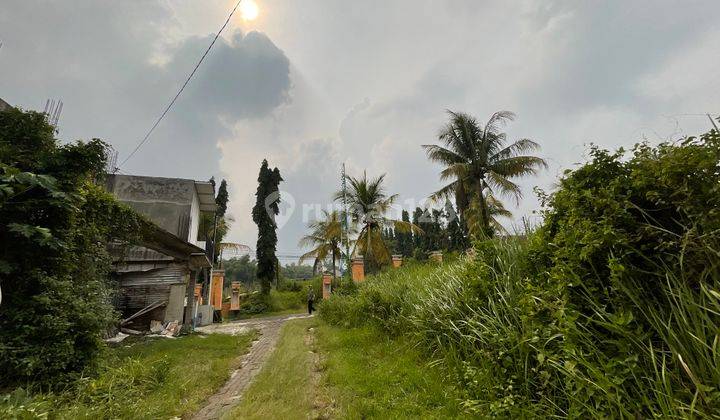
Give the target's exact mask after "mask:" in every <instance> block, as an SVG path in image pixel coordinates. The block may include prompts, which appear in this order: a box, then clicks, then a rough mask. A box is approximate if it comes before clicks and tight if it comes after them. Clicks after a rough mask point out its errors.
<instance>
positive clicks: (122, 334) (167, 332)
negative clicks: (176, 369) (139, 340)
mask: <svg viewBox="0 0 720 420" xmlns="http://www.w3.org/2000/svg"><path fill="white" fill-rule="evenodd" d="M181 331H182V324H180V322H178V321H170V322H167V323H165V324H163V323H162V322H161V321H155V320H153V321H150V330H149V331H137V330H132V329H130V328H124V327H121V328H120V331H118V333H117V334H116V335H115V336H114V337H110V338H107V339H105V342H106V343H108V344H117V343H120V342H122V341H123V340H124V339H126V338H127V337H129V336H131V335H145V336H147V337H163V338H175V337H177V336H179V335H180V332H181Z"/></svg>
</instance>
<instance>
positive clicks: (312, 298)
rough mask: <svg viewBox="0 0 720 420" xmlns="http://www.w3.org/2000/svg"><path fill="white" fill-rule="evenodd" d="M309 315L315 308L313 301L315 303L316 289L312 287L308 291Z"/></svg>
mask: <svg viewBox="0 0 720 420" xmlns="http://www.w3.org/2000/svg"><path fill="white" fill-rule="evenodd" d="M307 302H308V315H312V313H313V311H314V310H315V307H314V306H313V303H315V290H313V288H312V287H311V288H310V290H309V291H308V297H307Z"/></svg>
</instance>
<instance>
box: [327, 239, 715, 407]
mask: <svg viewBox="0 0 720 420" xmlns="http://www.w3.org/2000/svg"><path fill="white" fill-rule="evenodd" d="M533 240H535V238H534V237H532V236H531V237H530V239H529V240H525V239H511V240H496V241H491V242H485V243H481V244H479V245H478V247H477V257H476V259H475V260H469V259H464V260H460V261H458V262H455V263H452V264H446V265H443V266H441V267H437V266H432V265H425V266H413V267H409V268H408V269H401V270H398V271H392V272H388V273H383V274H380V275H378V276H375V277H371V278H369V279H368V281H367V282H366V283H365V284H363V285H361V286H360V288H359V290H358V292H357V293H356V294H354V295H350V296H340V297H336V296H333V297H332V298H331V299H330V300H329V301H327V302H324V303H323V304H322V306H321V316H322V318H323V319H325V320H326V321H328V322H330V323H332V324H336V325H342V326H345V327H357V326H362V325H374V326H376V327H379V328H380V329H382V330H383V331H385V332H386V333H388V334H391V335H400V334H403V335H405V336H407V337H410V338H412V339H413V340H414V341H415V342H416V343H417V345H418V347H419V348H421V349H423V350H424V351H425V352H426V355H427V356H429V358H430V360H431V361H433V363H437V364H443V365H444V366H445V367H446V368H447V369H448V370H449V371H451V372H454V374H455V376H454V382H455V384H456V385H457V387H458V388H459V389H461V390H463V399H464V400H463V406H464V408H465V409H466V410H467V411H468V412H471V413H476V414H478V415H488V416H490V415H492V416H501V417H538V416H540V417H556V416H559V417H571V418H585V417H605V418H629V417H633V418H642V417H661V418H689V417H696V418H718V414H717V413H718V411H717V410H718V409H719V408H720V406H719V405H718V402H719V401H718V391H717V384H718V383H720V382H719V380H720V378H718V375H720V369H719V368H720V358H719V356H720V355H719V350H718V345H719V340H720V338H718V334H719V333H720V317H719V314H720V293H718V280H719V279H717V278H708V277H707V276H706V278H703V279H692V280H691V279H688V278H684V277H682V276H681V275H680V276H679V275H676V274H675V272H676V270H670V269H669V268H667V267H666V268H665V269H664V270H658V271H657V272H656V273H654V274H650V273H646V274H645V276H643V277H638V276H636V275H632V276H626V275H624V274H623V270H622V269H621V268H620V267H614V273H615V274H614V275H613V277H614V279H613V282H614V285H615V290H616V291H617V292H618V293H623V294H625V295H626V296H627V298H628V299H629V300H630V301H631V302H633V303H634V306H633V307H632V308H625V309H623V310H615V311H613V310H612V309H611V308H609V307H608V306H607V305H606V303H605V302H604V300H603V299H602V298H599V297H598V296H595V295H593V294H591V293H587V290H585V292H583V290H584V289H585V288H586V287H585V284H584V283H582V282H581V283H579V284H572V285H570V286H568V284H562V283H556V282H553V281H552V280H551V279H550V278H549V277H547V276H542V275H537V272H536V267H533V266H531V265H530V262H531V261H532V260H533V255H532V250H533V246H532V241H533ZM680 273H682V271H681V272H680ZM652 276H663V284H662V285H661V286H657V287H654V288H653V289H654V292H655V293H654V295H655V296H656V297H655V299H654V300H649V299H648V298H647V296H645V294H644V293H643V292H642V291H643V290H647V283H648V282H651V280H652V279H651V277H652ZM595 280H597V279H594V280H593V281H595ZM590 283H592V281H591V282H590ZM643 283H645V284H644V285H643ZM653 283H655V282H653ZM693 284H695V285H699V286H697V287H693V286H691V285H693ZM568 287H571V288H573V289H575V291H574V294H575V295H578V296H582V298H581V299H578V298H575V299H574V300H573V301H570V300H569V298H568V296H569V294H568V290H567V289H568ZM646 325H649V326H650V327H649V328H644V327H643V326H646ZM598 331H602V333H601V334H599V333H598Z"/></svg>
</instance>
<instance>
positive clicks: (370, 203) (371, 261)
mask: <svg viewBox="0 0 720 420" xmlns="http://www.w3.org/2000/svg"><path fill="white" fill-rule="evenodd" d="M345 179H346V180H347V182H348V184H349V185H350V187H349V189H348V191H347V194H345V193H344V192H343V191H338V192H336V193H335V195H334V197H333V198H334V199H335V201H338V202H344V200H346V201H347V204H348V206H349V210H348V212H349V215H350V220H351V221H352V222H353V223H354V224H355V226H357V229H358V235H357V239H356V240H355V247H354V251H353V254H359V255H362V256H363V257H364V258H365V271H367V272H374V271H376V270H378V269H380V268H381V267H382V266H383V265H388V264H389V263H390V261H391V255H392V254H391V251H390V248H389V247H388V244H387V243H386V241H385V238H384V234H383V232H384V229H386V228H392V229H393V232H408V233H409V232H412V233H413V234H415V235H420V234H422V233H423V232H422V229H420V228H419V227H418V226H417V225H415V224H412V223H408V222H406V221H402V220H393V219H390V218H388V217H387V216H386V215H387V213H388V211H389V210H390V207H391V206H392V205H393V203H394V202H395V200H396V199H397V197H398V195H397V194H393V195H387V193H386V192H385V185H384V182H385V174H382V175H380V176H378V177H376V178H368V176H367V172H363V176H362V178H355V177H352V176H350V175H347V174H346V175H345Z"/></svg>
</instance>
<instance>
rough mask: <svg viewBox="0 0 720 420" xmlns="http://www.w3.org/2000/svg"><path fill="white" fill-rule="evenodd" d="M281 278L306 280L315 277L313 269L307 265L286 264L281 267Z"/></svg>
mask: <svg viewBox="0 0 720 420" xmlns="http://www.w3.org/2000/svg"><path fill="white" fill-rule="evenodd" d="M280 276H281V277H285V278H288V279H295V280H305V279H309V278H311V277H312V276H313V268H312V266H309V265H305V264H295V263H290V264H285V265H284V266H282V267H280Z"/></svg>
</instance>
